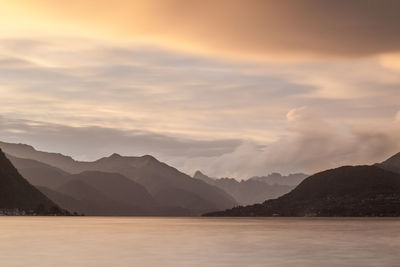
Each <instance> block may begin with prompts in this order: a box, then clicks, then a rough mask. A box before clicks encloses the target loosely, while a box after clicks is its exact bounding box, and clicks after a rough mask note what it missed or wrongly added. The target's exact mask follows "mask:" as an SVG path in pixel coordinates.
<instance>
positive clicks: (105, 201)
mask: <svg viewBox="0 0 400 267" xmlns="http://www.w3.org/2000/svg"><path fill="white" fill-rule="evenodd" d="M56 191H57V192H59V193H61V194H63V195H67V196H69V197H71V198H73V199H76V200H78V201H79V202H78V203H77V204H78V206H77V207H74V209H73V210H74V211H77V212H79V213H84V214H85V215H97V216H111V215H112V216H126V215H143V214H144V212H143V211H142V210H141V209H138V208H137V207H134V206H131V205H128V204H126V203H121V202H118V201H116V200H113V199H110V198H108V197H107V196H106V195H105V194H103V193H101V192H100V191H98V190H96V189H95V188H93V187H91V186H89V185H88V184H86V183H85V182H83V181H81V180H71V181H69V182H67V183H66V184H65V185H62V186H61V187H59V188H57V189H56Z"/></svg>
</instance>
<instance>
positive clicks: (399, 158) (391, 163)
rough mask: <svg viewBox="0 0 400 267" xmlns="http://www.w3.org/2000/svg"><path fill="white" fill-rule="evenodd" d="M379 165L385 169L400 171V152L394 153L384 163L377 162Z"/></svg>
mask: <svg viewBox="0 0 400 267" xmlns="http://www.w3.org/2000/svg"><path fill="white" fill-rule="evenodd" d="M376 165H377V166H378V167H381V168H383V169H385V170H389V171H393V172H396V173H400V153H397V154H396V155H393V156H392V157H390V158H388V159H387V160H385V161H384V162H382V163H378V164H376Z"/></svg>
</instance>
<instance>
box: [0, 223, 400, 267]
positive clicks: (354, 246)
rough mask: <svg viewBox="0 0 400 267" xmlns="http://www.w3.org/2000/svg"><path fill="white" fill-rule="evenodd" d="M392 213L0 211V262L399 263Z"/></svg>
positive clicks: (147, 266)
mask: <svg viewBox="0 0 400 267" xmlns="http://www.w3.org/2000/svg"><path fill="white" fill-rule="evenodd" d="M399 252H400V220H398V219H279V218H268V219H236V218H228V219H226V218H222V219H213V218H99V217H74V218H61V217H58V218H45V217H42V218H41V217H2V218H0V266H2V267H3V266H7V267H8V266H24V267H25V266H30V267H31V266H33V267H36V266H41V267H43V266H52V267H53V266H60V267H63V266H85V267H86V266H96V267H97V266H107V267H109V266H139V267H141V266H143V267H152V266H162V267H165V266H174V267H177V266H182V267H183V266H184V267H191V266H199V267H200V266H202V267H206V266H210V267H213V266H240V267H247V266H260V267H261V266H262V267H265V266H285V267H287V266H296V267H302V266H304V267H310V266H311V267H312V266H318V267H320V266H352V267H354V266H396V267H397V266H399V264H400V253H399Z"/></svg>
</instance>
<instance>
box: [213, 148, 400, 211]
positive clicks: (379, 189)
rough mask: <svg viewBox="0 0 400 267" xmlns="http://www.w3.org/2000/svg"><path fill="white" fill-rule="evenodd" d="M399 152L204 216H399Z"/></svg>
mask: <svg viewBox="0 0 400 267" xmlns="http://www.w3.org/2000/svg"><path fill="white" fill-rule="evenodd" d="M399 170H400V153H399V154H397V155H395V156H393V157H391V158H390V159H388V160H386V161H384V162H383V163H380V164H375V165H374V166H343V167H339V168H336V169H331V170H327V171H323V172H320V173H317V174H314V175H312V176H310V177H308V178H306V179H305V180H304V181H303V182H301V183H300V184H299V185H298V186H297V187H296V188H295V189H293V190H292V191H290V192H289V193H287V194H285V195H283V196H281V197H278V198H276V199H272V200H266V201H264V202H263V203H260V204H254V205H248V206H244V207H243V206H239V207H235V208H232V209H228V210H225V211H217V212H212V213H208V214H205V216H327V217H331V216H400V171H399Z"/></svg>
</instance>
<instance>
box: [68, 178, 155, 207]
mask: <svg viewBox="0 0 400 267" xmlns="http://www.w3.org/2000/svg"><path fill="white" fill-rule="evenodd" d="M70 178H71V179H74V180H80V181H83V182H85V184H87V185H89V186H91V187H92V188H94V189H96V190H97V191H99V192H101V193H102V194H104V195H105V196H107V198H110V199H113V200H116V201H118V202H122V203H126V204H129V205H131V206H140V207H142V208H151V207H154V205H155V203H154V200H153V198H152V196H151V195H150V194H149V193H148V192H147V190H146V189H145V188H144V187H143V186H142V185H140V184H138V183H136V182H134V181H132V180H131V179H128V178H126V177H125V176H123V175H121V174H118V173H106V172H99V171H86V172H82V173H80V174H75V175H71V176H70Z"/></svg>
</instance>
